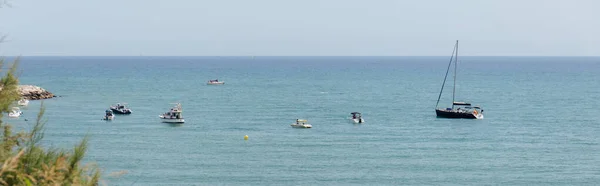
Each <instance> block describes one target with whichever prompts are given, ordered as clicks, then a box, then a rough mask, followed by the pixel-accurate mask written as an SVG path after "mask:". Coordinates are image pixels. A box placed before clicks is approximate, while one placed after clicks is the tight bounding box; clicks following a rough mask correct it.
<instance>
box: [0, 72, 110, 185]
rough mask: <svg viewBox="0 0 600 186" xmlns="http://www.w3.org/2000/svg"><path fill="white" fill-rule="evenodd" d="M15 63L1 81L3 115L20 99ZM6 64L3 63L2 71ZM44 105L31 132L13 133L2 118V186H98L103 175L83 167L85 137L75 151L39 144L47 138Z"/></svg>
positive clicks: (0, 155) (0, 181)
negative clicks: (45, 135)
mask: <svg viewBox="0 0 600 186" xmlns="http://www.w3.org/2000/svg"><path fill="white" fill-rule="evenodd" d="M17 64H18V63H14V64H13V66H12V67H11V68H10V69H9V70H8V72H7V73H6V75H5V76H4V77H3V78H2V79H0V86H1V87H2V89H1V90H0V112H2V113H4V112H7V111H8V110H9V108H10V106H11V105H12V104H13V103H14V102H15V101H16V100H18V99H19V98H20V95H19V93H18V91H17V86H18V79H17V78H16V77H15V72H16V67H17ZM2 65H3V61H2V60H0V69H1V66H2ZM44 112H45V107H44V103H43V102H42V106H41V107H40V112H39V113H38V115H37V119H36V122H35V125H34V126H33V128H32V129H31V131H29V132H19V133H16V134H15V133H13V131H12V127H11V125H8V124H3V123H2V120H1V119H2V115H0V128H2V130H3V131H2V133H1V134H2V136H0V138H1V141H0V161H2V162H3V163H4V164H3V165H2V168H0V185H98V183H99V180H100V171H99V169H98V168H97V167H95V166H93V165H88V166H83V167H82V166H81V162H82V160H83V158H84V157H85V152H86V150H87V144H88V139H89V138H88V137H87V136H86V137H85V138H84V139H83V140H82V141H81V142H80V143H79V144H77V145H75V147H74V148H73V150H72V151H67V150H62V149H54V148H49V149H47V148H44V147H42V146H41V145H40V144H39V143H40V141H41V140H42V139H43V138H44V131H43V129H44V124H45V123H46V121H45V120H44V119H43V115H44Z"/></svg>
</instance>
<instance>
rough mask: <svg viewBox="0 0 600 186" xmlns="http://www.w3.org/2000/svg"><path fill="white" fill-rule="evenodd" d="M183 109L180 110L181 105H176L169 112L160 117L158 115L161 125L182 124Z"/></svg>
mask: <svg viewBox="0 0 600 186" xmlns="http://www.w3.org/2000/svg"><path fill="white" fill-rule="evenodd" d="M182 112H183V109H182V108H181V103H176V104H175V106H174V107H173V108H171V110H169V112H166V113H164V114H162V115H159V116H158V117H160V119H161V120H162V122H163V123H184V122H185V120H184V119H183V115H181V113H182Z"/></svg>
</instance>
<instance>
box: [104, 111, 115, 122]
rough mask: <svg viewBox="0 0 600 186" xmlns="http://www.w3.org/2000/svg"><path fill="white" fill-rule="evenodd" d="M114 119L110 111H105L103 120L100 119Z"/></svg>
mask: <svg viewBox="0 0 600 186" xmlns="http://www.w3.org/2000/svg"><path fill="white" fill-rule="evenodd" d="M113 119H115V115H114V114H113V112H112V110H106V111H105V113H104V118H102V120H113Z"/></svg>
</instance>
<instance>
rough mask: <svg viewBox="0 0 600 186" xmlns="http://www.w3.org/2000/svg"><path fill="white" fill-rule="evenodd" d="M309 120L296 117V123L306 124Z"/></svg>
mask: <svg viewBox="0 0 600 186" xmlns="http://www.w3.org/2000/svg"><path fill="white" fill-rule="evenodd" d="M307 122H308V121H306V120H305V119H296V124H302V125H304V124H306V123H307Z"/></svg>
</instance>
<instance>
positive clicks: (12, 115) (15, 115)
mask: <svg viewBox="0 0 600 186" xmlns="http://www.w3.org/2000/svg"><path fill="white" fill-rule="evenodd" d="M21 114H23V112H11V113H8V117H11V118H18V117H19V116H21Z"/></svg>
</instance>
